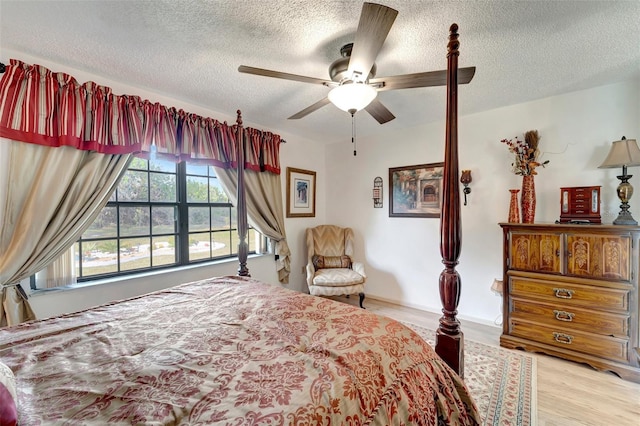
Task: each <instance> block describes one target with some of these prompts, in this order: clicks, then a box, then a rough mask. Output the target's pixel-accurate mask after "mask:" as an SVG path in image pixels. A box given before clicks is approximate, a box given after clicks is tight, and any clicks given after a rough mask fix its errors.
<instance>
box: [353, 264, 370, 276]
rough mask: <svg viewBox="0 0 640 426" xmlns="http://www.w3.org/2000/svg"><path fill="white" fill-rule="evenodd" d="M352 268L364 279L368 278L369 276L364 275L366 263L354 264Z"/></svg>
mask: <svg viewBox="0 0 640 426" xmlns="http://www.w3.org/2000/svg"><path fill="white" fill-rule="evenodd" d="M351 268H352V269H353V270H354V271H356V272H357V273H359V274H360V275H362V276H363V277H365V278H367V274H365V273H364V263H362V262H353V263H352V264H351Z"/></svg>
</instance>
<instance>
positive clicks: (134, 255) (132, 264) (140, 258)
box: [120, 238, 151, 271]
mask: <svg viewBox="0 0 640 426" xmlns="http://www.w3.org/2000/svg"><path fill="white" fill-rule="evenodd" d="M150 267H151V243H150V239H149V238H126V239H122V240H121V242H120V270H121V271H130V270H132V269H140V268H150Z"/></svg>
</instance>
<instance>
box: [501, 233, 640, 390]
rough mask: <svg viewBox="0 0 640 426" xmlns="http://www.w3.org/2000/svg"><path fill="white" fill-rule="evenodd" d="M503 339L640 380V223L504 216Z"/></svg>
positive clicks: (503, 343)
mask: <svg viewBox="0 0 640 426" xmlns="http://www.w3.org/2000/svg"><path fill="white" fill-rule="evenodd" d="M500 226H501V227H502V229H503V234H504V237H503V238H504V242H503V246H504V262H503V267H504V293H503V297H504V321H503V332H502V336H501V337H500V345H501V346H503V347H506V348H512V349H515V348H521V349H525V350H528V351H535V352H543V353H546V354H549V355H554V356H557V357H561V358H565V359H568V360H572V361H577V362H582V363H586V364H589V365H591V366H592V367H594V368H596V369H598V370H609V371H612V372H614V373H616V374H618V375H619V376H620V377H622V378H624V379H627V380H631V381H634V382H639V383H640V361H639V351H638V346H639V343H638V341H639V334H640V331H639V328H640V324H639V322H640V321H639V319H638V261H639V258H640V255H639V245H640V244H639V238H640V227H637V226H615V225H593V224H592V225H583V224H580V225H570V224H518V223H501V224H500Z"/></svg>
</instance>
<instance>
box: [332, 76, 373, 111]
mask: <svg viewBox="0 0 640 426" xmlns="http://www.w3.org/2000/svg"><path fill="white" fill-rule="evenodd" d="M376 96H378V92H377V91H376V89H374V88H373V87H371V86H369V85H368V84H366V83H345V84H342V85H340V86H338V87H335V88H333V89H332V90H331V91H330V92H329V100H330V101H331V103H332V104H334V105H335V106H337V107H338V108H340V109H341V110H343V111H347V112H356V111H360V110H361V109H363V108H365V107H366V106H367V105H369V104H370V103H371V101H373V100H374V99H375V98H376Z"/></svg>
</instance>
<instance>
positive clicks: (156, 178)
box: [149, 173, 176, 202]
mask: <svg viewBox="0 0 640 426" xmlns="http://www.w3.org/2000/svg"><path fill="white" fill-rule="evenodd" d="M149 179H150V180H151V201H166V202H175V201H176V175H173V174H166V173H149Z"/></svg>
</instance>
